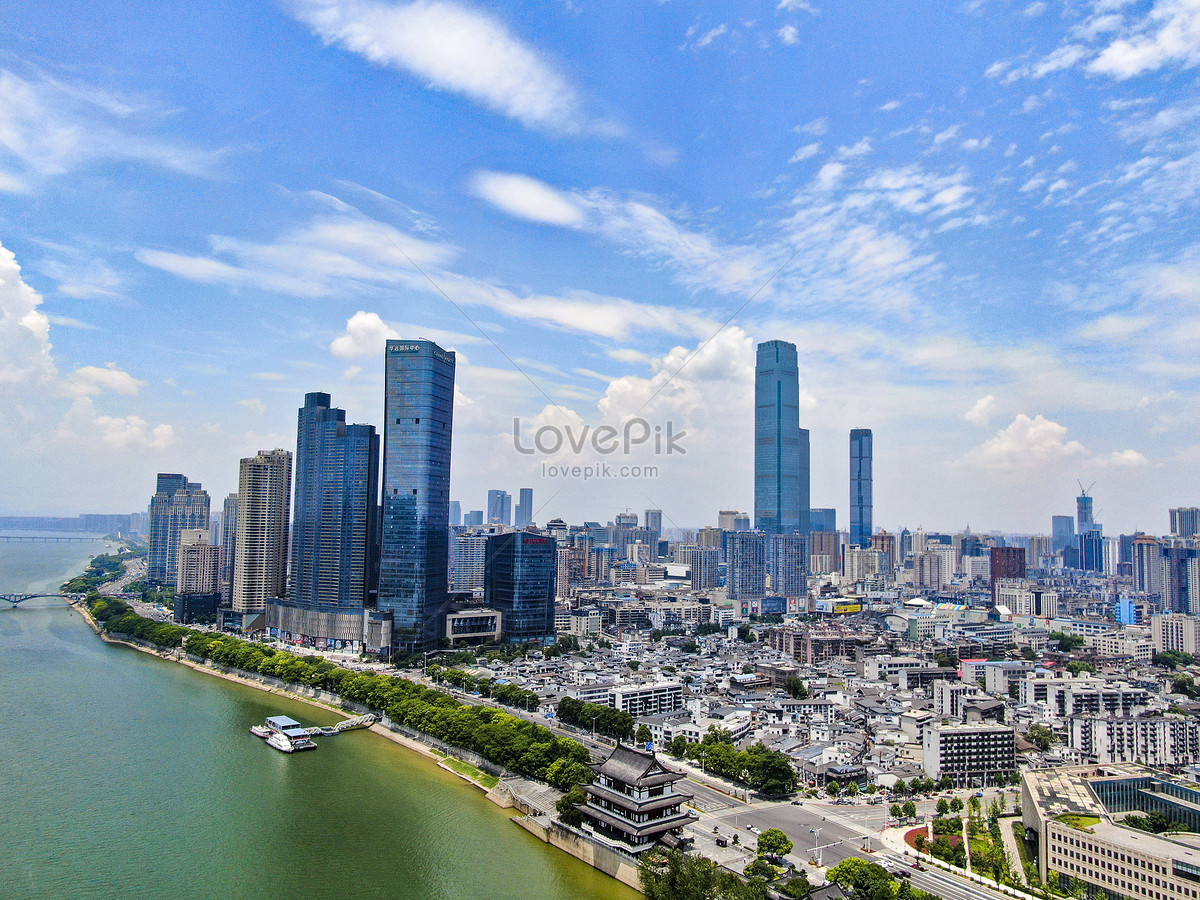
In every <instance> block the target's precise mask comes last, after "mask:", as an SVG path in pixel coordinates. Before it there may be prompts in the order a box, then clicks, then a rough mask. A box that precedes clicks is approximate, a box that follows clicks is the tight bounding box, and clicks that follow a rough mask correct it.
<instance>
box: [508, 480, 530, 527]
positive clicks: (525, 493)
mask: <svg viewBox="0 0 1200 900" xmlns="http://www.w3.org/2000/svg"><path fill="white" fill-rule="evenodd" d="M532 522H533V488H521V493H520V499H519V500H517V510H516V513H515V518H514V519H513V525H515V526H516V527H517V528H527V527H528V526H529V525H530V524H532Z"/></svg>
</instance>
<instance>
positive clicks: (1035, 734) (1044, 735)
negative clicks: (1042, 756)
mask: <svg viewBox="0 0 1200 900" xmlns="http://www.w3.org/2000/svg"><path fill="white" fill-rule="evenodd" d="M1025 739H1026V740H1027V741H1029V743H1031V744H1033V745H1034V746H1035V747H1037V748H1038V749H1039V750H1041V751H1043V752H1044V751H1046V750H1049V749H1050V745H1051V744H1052V743H1054V732H1053V731H1051V730H1050V729H1049V728H1047V727H1046V726H1045V725H1030V726H1029V730H1028V731H1027V732H1025Z"/></svg>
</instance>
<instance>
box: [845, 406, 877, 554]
mask: <svg viewBox="0 0 1200 900" xmlns="http://www.w3.org/2000/svg"><path fill="white" fill-rule="evenodd" d="M873 441H874V438H873V437H872V435H871V429H870V428H852V429H850V545H851V546H852V547H870V546H871V533H872V531H873V527H872V524H871V461H872V453H873V451H874V448H873Z"/></svg>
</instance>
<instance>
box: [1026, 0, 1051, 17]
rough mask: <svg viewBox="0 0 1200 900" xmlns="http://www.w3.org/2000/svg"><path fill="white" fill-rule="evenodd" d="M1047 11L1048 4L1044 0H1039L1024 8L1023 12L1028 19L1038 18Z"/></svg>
mask: <svg viewBox="0 0 1200 900" xmlns="http://www.w3.org/2000/svg"><path fill="white" fill-rule="evenodd" d="M1045 11H1046V4H1045V3H1044V2H1043V0H1037V2H1036V3H1030V4H1029V5H1028V6H1027V7H1025V9H1024V10H1022V14H1023V15H1024V16H1025V18H1027V19H1036V18H1037V17H1038V16H1040V15H1041V14H1042V13H1044V12H1045Z"/></svg>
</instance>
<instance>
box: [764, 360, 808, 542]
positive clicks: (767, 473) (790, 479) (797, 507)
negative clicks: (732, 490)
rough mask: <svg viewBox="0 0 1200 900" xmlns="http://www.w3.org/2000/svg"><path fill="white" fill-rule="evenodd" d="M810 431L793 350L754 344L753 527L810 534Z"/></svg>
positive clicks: (767, 531)
mask: <svg viewBox="0 0 1200 900" xmlns="http://www.w3.org/2000/svg"><path fill="white" fill-rule="evenodd" d="M809 505H810V504H809V449H808V431H807V430H806V429H803V428H801V427H800V370H799V365H798V362H797V357H796V345H795V344H790V343H788V342H787V341H767V342H765V343H762V344H759V345H758V356H757V359H756V363H755V367H754V527H755V528H756V529H757V530H759V531H763V532H766V533H768V534H791V533H792V532H793V531H799V532H800V533H802V534H807V533H808V531H809Z"/></svg>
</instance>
